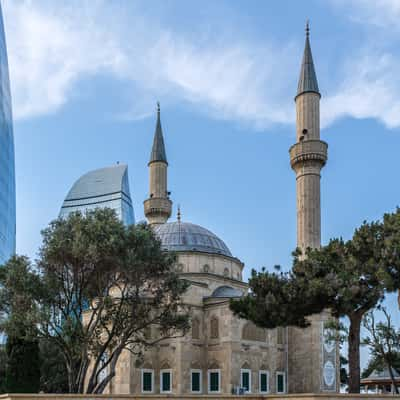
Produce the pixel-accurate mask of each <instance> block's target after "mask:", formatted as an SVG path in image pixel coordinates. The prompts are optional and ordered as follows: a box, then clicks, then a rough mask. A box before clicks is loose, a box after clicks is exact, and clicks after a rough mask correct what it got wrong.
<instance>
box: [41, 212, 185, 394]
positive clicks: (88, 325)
mask: <svg viewBox="0 0 400 400" xmlns="http://www.w3.org/2000/svg"><path fill="white" fill-rule="evenodd" d="M42 234H43V245H42V247H41V250H40V256H39V260H38V268H39V271H40V274H41V281H42V289H41V293H42V295H41V298H40V300H39V304H40V318H39V321H40V323H39V324H38V330H39V335H40V336H41V337H43V338H46V339H48V340H49V341H51V342H52V343H54V344H55V345H56V346H57V347H58V349H59V350H60V353H61V354H62V356H63V359H64V361H65V365H66V370H67V375H68V382H69V391H70V392H72V393H82V392H86V393H102V392H103V390H104V388H105V387H106V386H107V384H109V382H110V381H111V379H112V378H113V377H114V376H115V368H116V364H117V362H118V359H119V357H120V355H121V353H122V352H123V351H124V350H126V351H130V352H132V353H133V354H135V355H137V356H140V355H141V354H142V352H143V350H144V349H145V347H146V346H151V345H153V344H154V343H156V342H158V341H160V340H162V339H164V338H166V337H172V336H176V335H182V334H184V333H185V331H186V329H187V328H188V315H187V313H186V311H185V310H184V309H183V308H182V306H181V302H180V297H181V295H182V294H183V293H184V291H185V290H186V288H187V283H186V282H184V281H183V280H181V279H179V278H178V276H177V275H176V274H175V273H174V272H173V270H174V268H173V267H174V265H175V262H176V257H175V255H174V254H172V253H167V252H165V251H163V249H162V248H161V243H160V241H159V240H157V239H156V237H155V236H154V233H153V231H152V230H151V229H150V228H149V227H148V226H146V225H135V226H129V227H125V226H124V225H123V224H122V223H121V222H120V221H119V220H118V219H117V217H116V215H115V212H114V211H113V210H111V209H97V210H95V211H89V212H87V213H86V214H85V215H82V214H80V213H73V214H70V215H69V216H68V217H67V218H66V219H58V220H55V221H53V222H52V223H51V224H50V225H49V227H48V228H47V229H45V230H44V231H43V233H42ZM149 328H152V329H153V330H156V331H157V332H158V336H157V338H153V339H149V338H148V337H147V336H146V334H145V332H146V331H147V330H148V329H149Z"/></svg>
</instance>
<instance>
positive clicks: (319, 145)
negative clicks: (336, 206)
mask: <svg viewBox="0 0 400 400" xmlns="http://www.w3.org/2000/svg"><path fill="white" fill-rule="evenodd" d="M320 98H321V94H320V93H319V89H318V82H317V76H316V74H315V69H314V63H313V58H312V54H311V47H310V29H309V26H308V23H307V26H306V43H305V48H304V55H303V61H302V64H301V71H300V78H299V84H298V87H297V94H296V97H295V102H296V137H297V143H296V144H294V145H293V146H292V147H291V148H290V150H289V152H290V164H291V166H292V168H293V170H294V171H295V173H296V187H297V247H299V248H300V249H301V250H302V251H303V253H304V252H305V250H306V249H307V247H311V248H316V247H319V246H320V245H321V204H320V177H321V176H320V172H321V169H322V167H323V166H324V165H325V163H326V160H327V150H328V145H327V144H326V143H325V142H323V141H322V140H320V132H319V131H320V129H319V121H320V117H319V102H320Z"/></svg>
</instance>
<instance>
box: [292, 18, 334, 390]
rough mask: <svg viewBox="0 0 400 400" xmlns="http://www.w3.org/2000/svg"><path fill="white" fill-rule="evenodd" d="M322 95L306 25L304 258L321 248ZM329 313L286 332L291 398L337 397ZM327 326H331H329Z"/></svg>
mask: <svg viewBox="0 0 400 400" xmlns="http://www.w3.org/2000/svg"><path fill="white" fill-rule="evenodd" d="M320 98H321V94H320V93H319V89H318V82H317V76H316V74H315V69H314V63H313V58H312V54H311V47H310V29H309V26H308V23H307V25H306V43H305V48H304V54H303V61H302V64H301V71H300V78H299V84H298V87H297V94H296V97H295V102H296V137H297V141H296V144H294V145H293V146H292V147H291V148H290V150H289V152H290V164H291V166H292V168H293V170H294V171H295V173H296V189H297V247H298V248H300V249H301V250H302V252H303V254H302V257H304V256H305V250H306V249H307V248H309V247H310V248H318V247H320V246H321V204H320V178H321V176H320V173H321V169H322V167H323V166H324V165H325V163H326V161H327V150H328V145H327V144H326V143H325V142H323V141H322V140H320V128H319V121H320V118H319V102H320ZM331 319H332V315H331V313H330V312H329V310H324V311H323V312H321V313H319V314H313V315H311V316H309V317H308V320H309V322H310V326H309V327H308V328H305V329H302V328H295V327H289V329H288V388H289V392H290V393H318V392H325V391H328V392H334V391H337V390H338V389H339V382H340V380H339V351H338V347H337V346H336V345H335V346H328V345H327V344H326V342H325V339H324V335H325V333H326V332H327V331H328V328H327V324H328V321H330V320H331ZM328 325H329V324H328Z"/></svg>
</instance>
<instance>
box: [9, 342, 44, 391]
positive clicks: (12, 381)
mask: <svg viewBox="0 0 400 400" xmlns="http://www.w3.org/2000/svg"><path fill="white" fill-rule="evenodd" d="M6 352H7V365H6V374H5V386H6V390H7V392H8V393H37V392H38V391H39V384H40V363H39V344H38V341H37V340H29V339H25V338H23V337H21V338H18V337H13V336H9V337H8V338H7V343H6Z"/></svg>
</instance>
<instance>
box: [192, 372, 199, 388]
mask: <svg viewBox="0 0 400 400" xmlns="http://www.w3.org/2000/svg"><path fill="white" fill-rule="evenodd" d="M191 379H192V380H191V382H192V384H191V385H192V386H191V390H192V392H193V393H201V372H200V371H192V378H191Z"/></svg>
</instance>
